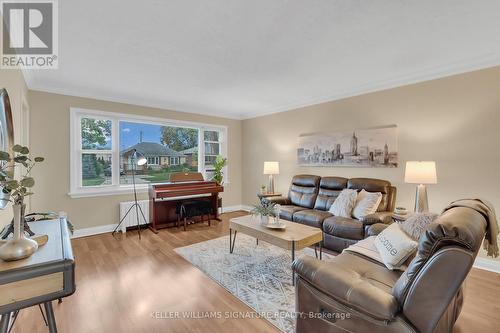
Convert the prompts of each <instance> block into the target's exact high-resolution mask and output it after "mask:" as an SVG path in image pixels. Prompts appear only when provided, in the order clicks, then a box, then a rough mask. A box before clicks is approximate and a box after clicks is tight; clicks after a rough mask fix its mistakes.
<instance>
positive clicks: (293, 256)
mask: <svg viewBox="0 0 500 333" xmlns="http://www.w3.org/2000/svg"><path fill="white" fill-rule="evenodd" d="M294 261H295V241H292V264H293V262H294ZM292 286H295V271H294V270H293V267H292Z"/></svg>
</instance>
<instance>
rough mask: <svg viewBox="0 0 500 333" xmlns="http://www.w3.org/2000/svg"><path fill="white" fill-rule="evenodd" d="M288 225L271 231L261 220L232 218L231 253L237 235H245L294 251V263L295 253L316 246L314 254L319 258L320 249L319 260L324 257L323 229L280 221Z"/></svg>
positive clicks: (243, 217) (230, 223)
mask: <svg viewBox="0 0 500 333" xmlns="http://www.w3.org/2000/svg"><path fill="white" fill-rule="evenodd" d="M280 222H281V223H284V224H286V228H285V229H270V228H266V227H264V226H261V225H260V218H258V217H253V216H252V215H246V216H242V217H237V218H232V219H231V220H230V221H229V253H233V250H234V244H235V242H236V234H237V233H238V232H241V233H244V234H246V235H248V236H252V237H255V238H256V239H257V245H258V244H259V239H260V240H263V241H265V242H267V243H269V244H272V245H275V246H279V247H281V248H282V249H285V250H291V251H292V262H293V261H294V260H295V251H296V250H301V249H303V248H306V247H308V246H311V245H314V252H315V254H316V257H317V258H318V251H317V247H319V259H320V260H321V257H322V249H321V243H322V241H323V232H322V231H321V229H318V228H315V227H310V226H307V225H303V224H299V223H295V222H290V221H286V220H282V219H280ZM292 284H295V273H294V272H293V271H292Z"/></svg>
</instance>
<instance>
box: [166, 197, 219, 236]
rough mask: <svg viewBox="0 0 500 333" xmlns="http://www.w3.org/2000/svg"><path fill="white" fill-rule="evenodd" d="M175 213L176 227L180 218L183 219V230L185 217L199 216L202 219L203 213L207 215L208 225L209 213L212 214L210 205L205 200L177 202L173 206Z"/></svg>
mask: <svg viewBox="0 0 500 333" xmlns="http://www.w3.org/2000/svg"><path fill="white" fill-rule="evenodd" d="M175 213H176V214H177V227H179V224H180V221H181V219H184V231H186V226H187V219H192V218H193V217H197V216H200V217H201V220H202V221H203V217H204V216H205V215H207V216H208V225H209V226H210V214H212V213H213V212H212V205H211V203H210V202H208V201H206V200H189V201H181V202H179V203H177V206H176V207H175Z"/></svg>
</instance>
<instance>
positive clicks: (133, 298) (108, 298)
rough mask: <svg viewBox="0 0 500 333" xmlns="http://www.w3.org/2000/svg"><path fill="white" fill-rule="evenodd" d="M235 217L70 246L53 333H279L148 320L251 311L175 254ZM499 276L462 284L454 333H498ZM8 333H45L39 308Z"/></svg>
mask: <svg viewBox="0 0 500 333" xmlns="http://www.w3.org/2000/svg"><path fill="white" fill-rule="evenodd" d="M245 214H246V213H244V212H234V213H228V214H223V215H222V220H223V221H222V222H219V223H216V222H213V223H212V226H211V227H209V226H208V225H207V224H206V223H204V224H201V223H200V224H195V225H189V226H188V231H186V232H184V231H183V230H182V228H179V229H177V228H170V229H163V230H161V231H160V232H159V233H158V234H154V233H152V232H151V231H149V230H143V232H142V239H141V240H139V239H138V237H137V236H138V235H137V232H136V231H131V232H127V234H126V235H125V236H124V235H121V234H118V235H117V236H116V237H113V236H112V235H111V234H102V235H97V236H92V237H85V238H79V239H74V240H73V251H74V255H75V258H76V262H77V265H76V267H77V272H76V279H77V291H76V293H75V294H74V295H73V296H71V297H68V298H65V299H64V302H63V303H62V304H56V303H54V311H55V314H56V319H57V324H58V328H59V332H61V333H65V332H71V333H101V332H106V333H113V332H134V333H141V332H145V333H150V332H158V333H160V332H161V333H177V332H179V333H181V332H182V333H186V332H214V333H215V332H238V333H246V332H248V333H254V332H279V330H277V329H276V328H275V327H274V326H272V325H271V324H269V323H268V322H267V321H265V320H263V319H258V318H253V319H224V318H221V319H185V320H181V319H178V320H176V319H153V318H152V317H151V313H152V312H154V311H159V312H168V311H191V312H195V313H196V312H206V311H223V312H224V311H228V312H230V311H235V312H245V311H252V310H251V309H250V308H249V307H248V306H246V305H245V304H244V303H242V302H241V301H240V300H238V299H237V298H236V297H234V296H232V295H231V294H230V293H229V292H228V291H226V290H225V289H224V288H222V287H221V286H219V285H218V284H217V283H216V282H215V281H213V280H212V279H210V278H209V277H208V276H206V275H205V274H204V273H203V272H201V271H200V270H199V269H197V268H196V267H194V266H192V265H191V264H190V263H189V262H187V261H186V260H184V259H183V258H182V257H180V256H179V255H178V254H177V253H176V252H174V249H175V248H177V247H181V246H187V245H191V244H195V243H198V242H202V241H205V240H208V239H212V238H216V237H221V236H225V235H227V234H228V233H229V230H228V225H229V219H230V218H231V217H236V216H242V215H245ZM499 299H500V275H499V274H495V273H490V272H487V271H483V270H477V269H473V270H472V272H471V273H470V275H469V277H468V279H467V284H466V298H465V305H464V308H463V310H462V314H461V316H460V318H459V320H458V323H457V325H456V327H455V330H454V332H456V333H465V332H482V333H485V332H492V333H493V332H498V331H499V329H498V328H499V327H500V316H499V315H498V314H499V313H500V303H499V302H498V300H499ZM13 332H14V333H38V332H48V330H47V328H46V327H45V326H44V324H43V320H42V317H41V315H40V311H39V310H38V307H32V308H29V309H25V310H23V311H21V313H20V315H19V318H18V323H17V324H16V326H15V328H14V330H13Z"/></svg>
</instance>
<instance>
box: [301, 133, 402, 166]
mask: <svg viewBox="0 0 500 333" xmlns="http://www.w3.org/2000/svg"><path fill="white" fill-rule="evenodd" d="M297 162H298V165H299V166H322V167H323V166H326V167H328V166H330V167H366V168H396V167H398V127H397V126H396V125H390V126H384V127H377V128H368V129H353V130H351V131H342V132H332V133H315V134H306V135H301V136H300V137H299V142H298V148H297Z"/></svg>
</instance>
